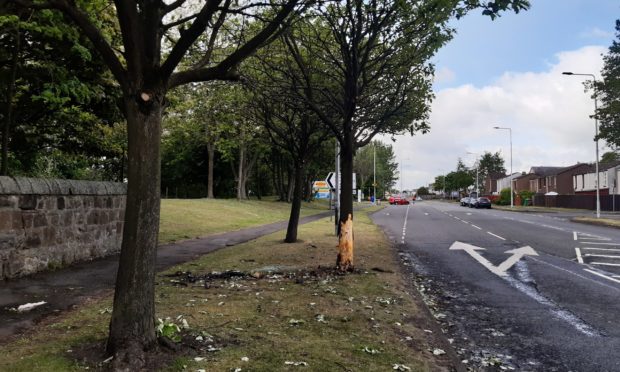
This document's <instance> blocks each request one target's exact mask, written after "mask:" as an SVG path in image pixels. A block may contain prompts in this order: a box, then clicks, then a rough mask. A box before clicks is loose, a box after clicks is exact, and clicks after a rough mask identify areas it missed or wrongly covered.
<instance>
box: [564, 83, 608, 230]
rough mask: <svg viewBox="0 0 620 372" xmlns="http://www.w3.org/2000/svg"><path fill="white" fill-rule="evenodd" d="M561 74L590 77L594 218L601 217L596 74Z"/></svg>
mask: <svg viewBox="0 0 620 372" xmlns="http://www.w3.org/2000/svg"><path fill="white" fill-rule="evenodd" d="M562 75H572V76H588V77H591V78H592V82H593V84H592V85H593V87H594V133H595V136H594V142H595V146H596V218H601V192H600V184H601V182H600V181H601V180H600V175H599V173H598V118H597V116H596V112H597V111H598V100H597V92H596V76H594V74H578V73H574V72H563V73H562Z"/></svg>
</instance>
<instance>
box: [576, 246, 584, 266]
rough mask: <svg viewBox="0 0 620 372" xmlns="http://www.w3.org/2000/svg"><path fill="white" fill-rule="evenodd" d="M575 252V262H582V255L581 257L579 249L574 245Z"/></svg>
mask: <svg viewBox="0 0 620 372" xmlns="http://www.w3.org/2000/svg"><path fill="white" fill-rule="evenodd" d="M575 254H576V255H577V262H579V263H580V264H582V263H583V257H581V249H579V248H576V247H575Z"/></svg>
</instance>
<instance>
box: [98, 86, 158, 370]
mask: <svg viewBox="0 0 620 372" xmlns="http://www.w3.org/2000/svg"><path fill="white" fill-rule="evenodd" d="M161 98H163V93H162V94H161V96H159V97H154V98H150V99H148V100H147V101H146V102H138V100H139V98H137V97H135V98H134V97H126V98H125V107H126V116H127V131H128V140H129V142H128V158H129V161H128V168H127V173H128V174H127V176H128V179H129V183H128V187H127V204H126V206H127V208H126V210H125V226H124V228H123V243H122V248H121V255H120V259H119V267H118V274H117V276H116V287H115V288H116V290H115V292H114V310H113V312H112V320H111V322H110V335H109V338H108V343H107V350H108V353H110V354H112V355H114V356H115V358H114V363H115V365H116V366H121V367H123V368H126V367H127V366H129V368H130V369H133V367H135V369H136V370H138V369H140V368H142V366H143V365H144V360H143V356H144V351H145V350H148V349H151V348H153V347H154V346H155V345H156V335H155V303H154V280H155V260H156V254H157V235H158V232H159V210H160V179H161V177H160V152H159V145H160V137H161V116H162V104H161Z"/></svg>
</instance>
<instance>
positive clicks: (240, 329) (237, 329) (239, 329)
mask: <svg viewBox="0 0 620 372" xmlns="http://www.w3.org/2000/svg"><path fill="white" fill-rule="evenodd" d="M233 329H234V330H235V331H239V332H241V331H243V330H244V329H243V328H233Z"/></svg>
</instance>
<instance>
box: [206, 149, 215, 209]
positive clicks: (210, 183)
mask: <svg viewBox="0 0 620 372" xmlns="http://www.w3.org/2000/svg"><path fill="white" fill-rule="evenodd" d="M207 153H208V156H209V160H208V171H207V173H208V175H207V177H208V179H207V198H208V199H213V198H214V196H213V166H214V163H215V161H214V158H213V157H214V156H215V145H214V144H213V143H207Z"/></svg>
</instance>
